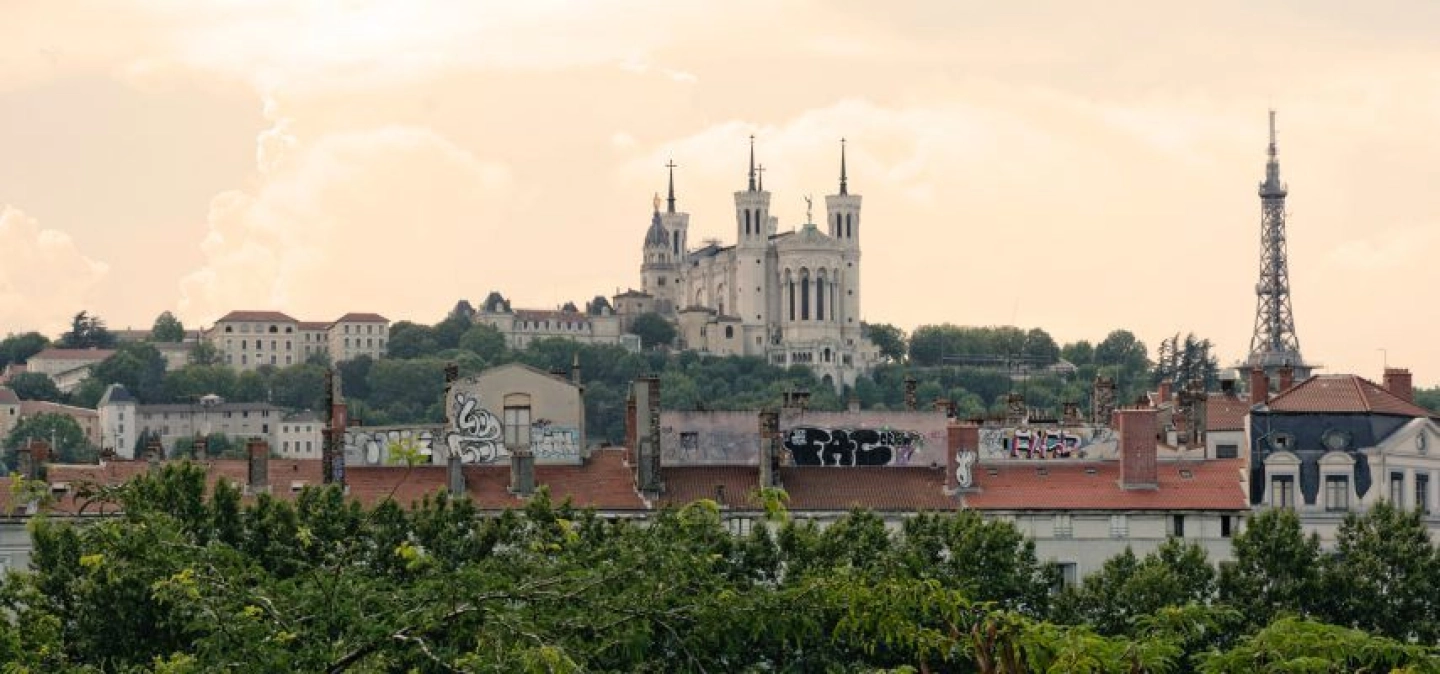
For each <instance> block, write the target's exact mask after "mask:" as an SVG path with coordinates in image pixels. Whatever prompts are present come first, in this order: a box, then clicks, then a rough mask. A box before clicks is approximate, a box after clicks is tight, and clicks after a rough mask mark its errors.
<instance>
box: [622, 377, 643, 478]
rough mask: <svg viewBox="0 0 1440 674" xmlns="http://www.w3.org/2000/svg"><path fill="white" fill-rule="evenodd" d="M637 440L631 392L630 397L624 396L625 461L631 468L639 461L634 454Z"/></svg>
mask: <svg viewBox="0 0 1440 674" xmlns="http://www.w3.org/2000/svg"><path fill="white" fill-rule="evenodd" d="M639 440H640V437H639V433H638V432H637V431H636V425H635V392H634V391H633V390H632V391H631V392H630V395H627V396H625V461H626V462H627V463H629V464H630V465H632V466H633V465H635V462H636V461H638V460H639V459H638V458H637V456H636V454H635V450H636V449H637V445H636V444H635V443H637V442H638V441H639Z"/></svg>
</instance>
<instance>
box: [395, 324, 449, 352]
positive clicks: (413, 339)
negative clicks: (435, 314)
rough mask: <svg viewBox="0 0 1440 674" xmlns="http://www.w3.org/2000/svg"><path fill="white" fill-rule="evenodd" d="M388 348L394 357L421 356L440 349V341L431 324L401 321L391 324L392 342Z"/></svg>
mask: <svg viewBox="0 0 1440 674" xmlns="http://www.w3.org/2000/svg"><path fill="white" fill-rule="evenodd" d="M386 349H387V351H388V353H389V355H390V357H392V358H421V357H425V356H431V355H434V354H435V353H437V352H438V351H440V342H439V341H438V340H437V339H436V338H435V330H434V329H433V328H431V327H430V326H428V325H418V324H416V323H411V322H410V321H399V322H397V323H396V324H394V325H392V326H390V343H389V345H388V346H387V347H386Z"/></svg>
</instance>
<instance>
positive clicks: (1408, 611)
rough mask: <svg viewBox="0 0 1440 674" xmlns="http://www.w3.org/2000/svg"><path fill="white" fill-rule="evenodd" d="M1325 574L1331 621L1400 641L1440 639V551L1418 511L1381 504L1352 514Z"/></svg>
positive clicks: (1324, 592)
mask: <svg viewBox="0 0 1440 674" xmlns="http://www.w3.org/2000/svg"><path fill="white" fill-rule="evenodd" d="M1321 573H1322V579H1321V587H1322V592H1321V596H1322V597H1324V598H1325V600H1326V601H1325V602H1324V609H1323V610H1325V612H1326V617H1327V618H1328V619H1329V621H1330V622H1335V623H1338V624H1342V625H1350V626H1353V627H1358V628H1360V629H1364V630H1367V631H1371V632H1376V633H1379V634H1383V635H1385V636H1388V637H1390V638H1392V639H1399V640H1401V641H1410V640H1419V641H1420V642H1422V643H1435V642H1436V641H1437V640H1440V552H1437V550H1436V547H1435V544H1434V543H1432V542H1431V540H1430V534H1429V531H1428V529H1427V528H1426V526H1425V518H1424V516H1423V515H1422V514H1421V513H1420V511H1419V510H1401V509H1399V508H1396V507H1395V506H1393V505H1391V504H1390V503H1389V502H1388V501H1381V502H1379V503H1377V504H1375V505H1374V506H1371V507H1370V509H1369V510H1367V511H1365V512H1364V513H1363V514H1361V513H1354V512H1351V513H1347V514H1346V515H1345V519H1344V520H1343V521H1342V522H1341V523H1340V528H1339V530H1338V531H1337V532H1336V541H1335V554H1334V555H1333V556H1330V557H1327V558H1326V561H1325V564H1324V565H1323V568H1322V572H1321Z"/></svg>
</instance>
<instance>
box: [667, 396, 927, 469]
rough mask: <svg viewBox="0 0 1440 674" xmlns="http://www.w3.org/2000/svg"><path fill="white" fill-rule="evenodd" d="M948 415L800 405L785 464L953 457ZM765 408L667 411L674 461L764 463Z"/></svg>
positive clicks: (790, 422) (784, 427)
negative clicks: (949, 454) (802, 407)
mask: <svg viewBox="0 0 1440 674" xmlns="http://www.w3.org/2000/svg"><path fill="white" fill-rule="evenodd" d="M946 424H947V420H946V418H945V415H944V414H943V413H940V412H853V413H852V412H803V413H802V412H799V411H797V410H786V411H783V412H781V414H780V438H781V452H782V454H783V455H784V456H785V457H788V458H786V459H784V462H785V463H788V464H791V465H813V466H822V465H823V466H905V465H930V464H931V463H944V462H945V452H944V447H945V437H946V436H945V428H946ZM759 446H760V416H759V413H758V412H691V411H670V412H661V414H660V452H661V460H662V461H663V462H664V463H665V464H666V465H671V466H678V465H756V462H757V456H758V450H759Z"/></svg>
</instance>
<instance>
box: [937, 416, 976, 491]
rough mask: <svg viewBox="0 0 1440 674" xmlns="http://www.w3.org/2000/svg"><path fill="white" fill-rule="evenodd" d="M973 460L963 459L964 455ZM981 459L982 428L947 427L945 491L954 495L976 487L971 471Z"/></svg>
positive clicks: (957, 425)
mask: <svg viewBox="0 0 1440 674" xmlns="http://www.w3.org/2000/svg"><path fill="white" fill-rule="evenodd" d="M967 453H968V454H973V455H974V458H973V459H962V458H961V456H962V454H967ZM979 458H980V427H979V426H976V425H975V424H972V423H951V424H950V425H949V426H946V427H945V491H946V492H947V493H954V492H956V491H959V490H961V489H971V488H973V487H974V486H975V478H974V477H973V475H972V473H971V471H972V470H973V469H974V467H975V462H976V461H978V460H979Z"/></svg>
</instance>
